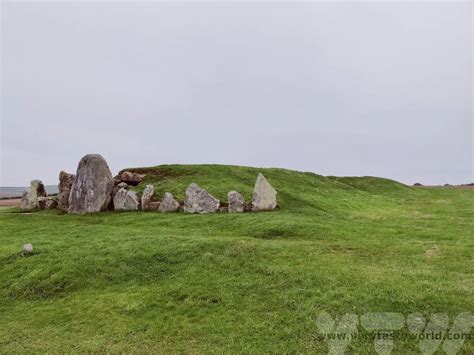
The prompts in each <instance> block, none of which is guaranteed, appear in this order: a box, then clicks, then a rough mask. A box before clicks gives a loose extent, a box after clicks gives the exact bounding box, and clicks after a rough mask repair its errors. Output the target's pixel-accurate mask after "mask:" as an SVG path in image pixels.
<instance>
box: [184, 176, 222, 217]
mask: <svg viewBox="0 0 474 355" xmlns="http://www.w3.org/2000/svg"><path fill="white" fill-rule="evenodd" d="M219 206H220V202H219V200H218V199H216V198H215V197H214V196H212V195H211V194H210V193H209V192H207V191H206V190H204V189H202V188H200V187H199V186H198V185H196V184H195V183H192V184H191V185H189V187H188V188H187V189H186V199H185V200H184V212H188V213H214V212H216V211H217V210H218V209H219Z"/></svg>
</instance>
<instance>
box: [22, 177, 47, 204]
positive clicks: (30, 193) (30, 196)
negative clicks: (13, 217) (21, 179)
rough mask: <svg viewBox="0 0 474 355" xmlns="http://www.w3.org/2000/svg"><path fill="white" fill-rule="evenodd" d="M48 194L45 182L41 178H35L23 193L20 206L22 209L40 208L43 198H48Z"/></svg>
mask: <svg viewBox="0 0 474 355" xmlns="http://www.w3.org/2000/svg"><path fill="white" fill-rule="evenodd" d="M46 196H48V194H47V193H46V190H45V188H44V185H43V183H42V182H41V181H40V180H33V181H31V183H30V186H29V187H28V188H27V189H26V191H25V192H24V193H23V196H22V198H21V204H20V208H21V209H22V210H32V209H35V208H40V204H42V198H43V197H44V198H46ZM38 199H39V200H38Z"/></svg>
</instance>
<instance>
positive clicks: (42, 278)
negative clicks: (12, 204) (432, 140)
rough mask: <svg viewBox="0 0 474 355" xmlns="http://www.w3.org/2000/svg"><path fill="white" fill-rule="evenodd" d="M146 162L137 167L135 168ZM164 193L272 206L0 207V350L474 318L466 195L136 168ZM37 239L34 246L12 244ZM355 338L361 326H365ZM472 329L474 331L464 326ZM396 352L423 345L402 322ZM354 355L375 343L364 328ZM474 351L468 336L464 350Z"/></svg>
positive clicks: (295, 340)
mask: <svg viewBox="0 0 474 355" xmlns="http://www.w3.org/2000/svg"><path fill="white" fill-rule="evenodd" d="M142 170H143V169H142ZM145 170H146V172H147V173H148V175H147V178H146V180H147V181H145V182H144V183H142V184H141V185H139V186H137V190H139V191H140V190H142V189H143V188H144V185H145V184H146V183H150V182H152V183H154V184H155V187H156V190H157V193H158V197H160V196H161V195H162V194H163V193H164V192H165V191H170V192H172V193H174V194H175V196H177V197H178V198H179V199H183V198H184V190H185V188H186V186H187V185H188V184H189V183H190V182H196V183H198V184H199V185H200V186H202V187H203V188H206V189H208V190H209V192H211V193H212V194H214V195H215V196H216V197H218V198H220V199H222V200H225V198H226V195H227V192H228V191H229V190H234V189H235V190H237V191H240V192H242V193H243V195H244V197H245V198H246V199H247V200H248V199H249V198H250V195H251V191H252V188H253V182H254V180H255V177H256V175H257V172H259V171H260V172H263V174H264V175H265V176H266V177H267V178H268V180H269V181H270V183H272V185H273V186H274V187H275V188H276V189H277V190H278V191H279V196H278V198H279V205H280V208H279V209H278V210H275V211H273V212H262V213H245V214H215V215H187V214H168V215H162V214H158V213H155V212H146V213H145V212H142V213H132V212H126V213H101V214H93V215H84V216H76V215H67V214H61V213H59V212H57V211H40V212H33V213H20V211H19V210H18V209H14V208H2V209H0V324H1V326H0V352H2V353H15V352H52V353H58V352H148V351H153V352H160V353H169V352H172V353H175V352H191V353H209V352H215V353H221V352H248V353H261V352H271V351H275V352H314V353H319V352H324V353H327V351H328V348H327V344H326V343H325V342H324V341H321V340H320V338H319V337H318V335H319V333H318V328H317V327H316V325H315V318H316V316H317V315H318V314H319V312H320V311H322V310H324V311H327V312H329V313H330V314H332V315H333V316H336V317H340V316H342V315H343V314H344V313H356V314H358V315H361V314H363V313H365V312H401V313H403V314H404V315H407V314H409V313H412V312H420V313H422V314H423V315H424V316H425V317H429V316H430V315H431V314H433V313H439V312H441V313H447V314H448V315H449V316H450V317H451V318H454V316H456V315H457V314H458V313H459V312H465V311H471V312H473V313H474V190H469V189H465V190H462V189H453V188H432V189H428V188H412V187H407V186H404V185H402V184H399V183H396V182H394V181H390V180H385V179H378V178H332V177H322V176H318V175H315V174H311V173H300V172H294V171H289V170H282V169H254V168H245V167H231V166H215V165H202V166H182V165H181V166H178V165H173V166H161V167H157V168H153V169H150V168H148V169H145ZM27 242H31V243H33V245H34V248H35V254H34V255H32V256H28V257H25V256H23V255H21V254H20V253H18V251H19V250H20V248H21V245H22V244H23V243H27ZM361 332H362V333H363V331H362V330H361ZM473 334H474V333H473ZM396 335H397V336H398V337H397V338H396V340H395V349H394V352H393V353H400V354H402V353H417V352H418V353H419V351H418V348H417V344H416V342H415V341H414V340H413V339H409V338H408V337H407V336H406V335H407V331H406V330H401V331H397V332H396ZM347 351H348V352H351V353H374V347H373V342H372V341H371V340H370V339H369V338H368V337H359V338H357V339H355V340H353V341H352V343H351V344H350V345H349V347H348V349H347ZM460 353H465V354H472V353H474V335H473V339H472V340H469V341H466V342H465V344H464V346H463V348H462V350H461V352H460Z"/></svg>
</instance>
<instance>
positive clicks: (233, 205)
mask: <svg viewBox="0 0 474 355" xmlns="http://www.w3.org/2000/svg"><path fill="white" fill-rule="evenodd" d="M227 201H228V203H229V213H237V212H244V205H245V200H244V198H243V197H242V195H241V194H239V193H238V192H237V191H230V192H229V193H228V194H227Z"/></svg>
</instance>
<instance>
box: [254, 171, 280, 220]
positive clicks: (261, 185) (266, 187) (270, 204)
mask: <svg viewBox="0 0 474 355" xmlns="http://www.w3.org/2000/svg"><path fill="white" fill-rule="evenodd" d="M276 196H277V192H276V190H275V189H274V188H273V187H272V185H270V183H269V182H268V181H267V179H265V176H263V175H262V174H258V176H257V180H256V181H255V187H254V190H253V195H252V210H254V211H268V210H273V209H274V208H275V207H276V206H277V200H276Z"/></svg>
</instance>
